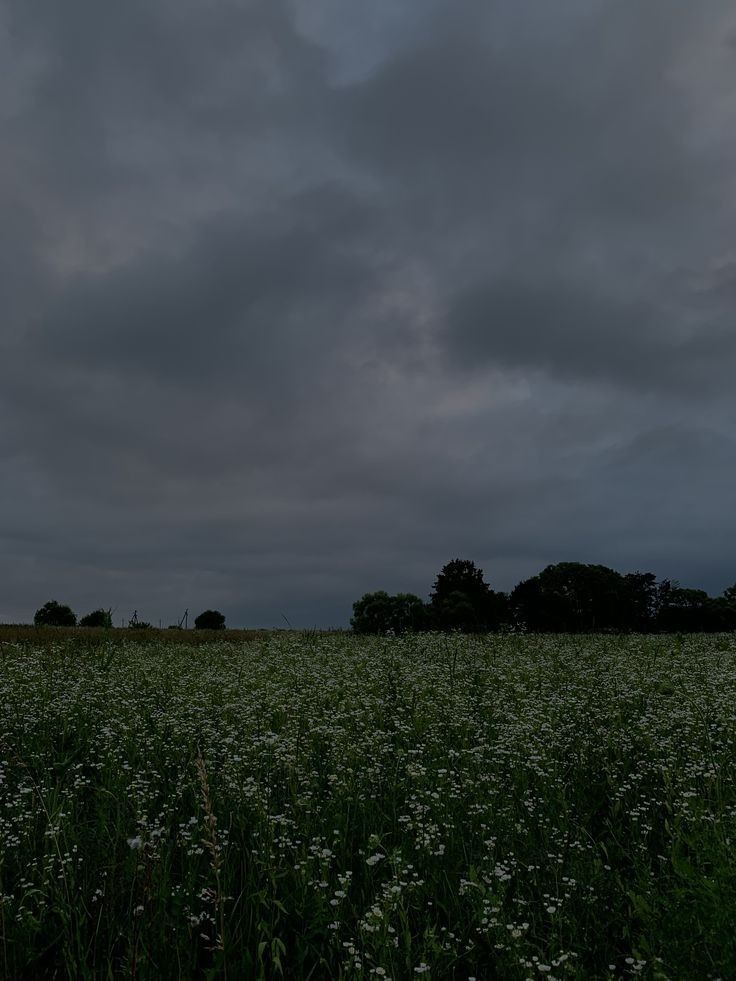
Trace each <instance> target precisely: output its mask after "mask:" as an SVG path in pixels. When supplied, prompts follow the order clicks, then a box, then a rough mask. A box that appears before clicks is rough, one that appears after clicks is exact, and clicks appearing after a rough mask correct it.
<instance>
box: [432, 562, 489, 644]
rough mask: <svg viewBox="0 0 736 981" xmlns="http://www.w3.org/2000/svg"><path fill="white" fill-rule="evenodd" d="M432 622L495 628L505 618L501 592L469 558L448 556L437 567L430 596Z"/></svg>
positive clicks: (450, 627) (472, 629) (458, 627)
mask: <svg viewBox="0 0 736 981" xmlns="http://www.w3.org/2000/svg"><path fill="white" fill-rule="evenodd" d="M430 612H431V617H432V623H433V625H434V626H435V627H437V628H438V629H440V630H462V631H466V632H478V631H485V630H496V629H498V627H500V626H501V625H502V624H503V623H505V622H506V621H507V619H508V602H507V597H506V595H505V594H504V593H496V592H494V591H493V590H492V589H491V587H490V586H489V585H488V583H487V582H485V580H484V579H483V570H482V569H478V568H477V567H476V565H475V563H474V562H471V561H470V560H469V559H452V561H450V562H448V563H447V565H445V566H443V567H442V569H441V570H440V573H439V575H438V576H437V579H436V580H435V583H434V587H433V589H432V593H431V596H430Z"/></svg>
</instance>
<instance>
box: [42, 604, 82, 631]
mask: <svg viewBox="0 0 736 981" xmlns="http://www.w3.org/2000/svg"><path fill="white" fill-rule="evenodd" d="M33 622H34V623H35V624H36V626H37V627H76V625H77V614H76V613H74V611H73V610H72V608H71V607H70V606H64V604H62V603H57V602H56V600H49V601H48V603H44V605H43V606H42V607H41V608H40V609H38V610H36V612H35V614H34V616H33Z"/></svg>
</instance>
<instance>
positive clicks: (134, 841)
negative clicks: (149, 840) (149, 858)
mask: <svg viewBox="0 0 736 981" xmlns="http://www.w3.org/2000/svg"><path fill="white" fill-rule="evenodd" d="M128 845H129V846H130V848H132V849H133V851H134V852H135V851H138V849H139V848H143V839H142V838H141V836H140V835H136V836H135V838H128Z"/></svg>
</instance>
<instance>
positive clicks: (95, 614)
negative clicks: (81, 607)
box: [79, 610, 112, 627]
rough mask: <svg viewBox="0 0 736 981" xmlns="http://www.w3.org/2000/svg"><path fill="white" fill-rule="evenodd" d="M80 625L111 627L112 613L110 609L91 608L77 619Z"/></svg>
mask: <svg viewBox="0 0 736 981" xmlns="http://www.w3.org/2000/svg"><path fill="white" fill-rule="evenodd" d="M79 626H80V627H111V626H112V613H111V612H110V610H93V611H92V612H91V613H88V614H87V615H86V616H84V617H82V619H81V620H80V621H79Z"/></svg>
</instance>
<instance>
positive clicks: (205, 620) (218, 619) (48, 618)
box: [33, 600, 225, 630]
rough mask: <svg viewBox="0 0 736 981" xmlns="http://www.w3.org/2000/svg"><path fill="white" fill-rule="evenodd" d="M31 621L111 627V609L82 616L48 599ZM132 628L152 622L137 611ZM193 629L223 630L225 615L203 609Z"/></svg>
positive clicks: (43, 624) (146, 627) (147, 626)
mask: <svg viewBox="0 0 736 981" xmlns="http://www.w3.org/2000/svg"><path fill="white" fill-rule="evenodd" d="M33 622H34V623H35V625H36V626H37V627H112V610H103V609H98V610H92V612H91V613H87V614H86V615H85V616H83V617H78V616H77V614H76V613H75V612H74V610H72V608H71V607H70V606H67V605H66V604H65V603H58V602H57V601H56V600H49V601H48V603H44V605H43V606H41V607H39V609H37V610H36V612H35V614H34V616H33ZM128 626H129V627H130V628H131V629H132V630H150V629H152V624H150V623H148V622H147V621H145V620H139V619H138V611H137V610H136V612H135V613H134V614H133V616H132V617H131V618H130V620H129V621H128ZM194 628H195V630H224V629H225V617H224V615H223V614H222V613H220V611H219V610H204V611H203V612H202V613H200V614H199V616H197V617H195V618H194ZM168 629H169V630H178V629H180V626H179V624H172V625H171V626H170V627H169V628H168Z"/></svg>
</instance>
